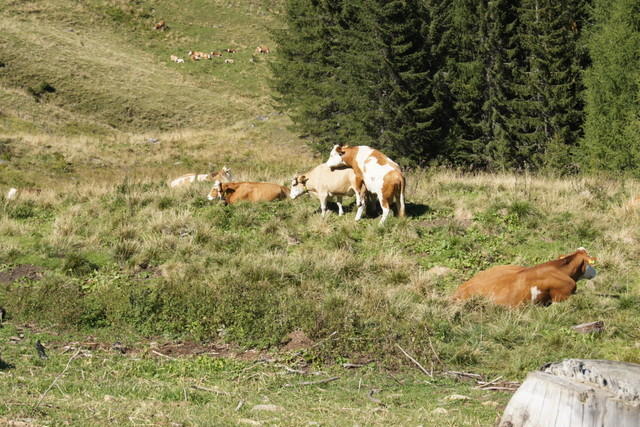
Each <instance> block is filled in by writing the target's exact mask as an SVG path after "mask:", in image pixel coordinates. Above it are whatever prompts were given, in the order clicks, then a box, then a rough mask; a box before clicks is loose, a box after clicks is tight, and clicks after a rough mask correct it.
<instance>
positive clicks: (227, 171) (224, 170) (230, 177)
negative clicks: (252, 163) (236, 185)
mask: <svg viewBox="0 0 640 427" xmlns="http://www.w3.org/2000/svg"><path fill="white" fill-rule="evenodd" d="M220 175H222V176H223V177H225V178H226V179H228V180H229V182H231V181H233V175H231V168H228V167H226V166H223V167H222V170H221V171H220Z"/></svg>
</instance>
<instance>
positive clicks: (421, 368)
mask: <svg viewBox="0 0 640 427" xmlns="http://www.w3.org/2000/svg"><path fill="white" fill-rule="evenodd" d="M396 347H398V348H399V349H400V351H402V353H404V355H405V356H407V358H408V359H409V360H411V361H412V362H413V363H415V364H416V366H417V367H418V368H420V370H421V371H422V372H424V373H425V375H428V376H429V377H431V378H433V374H431V373H429V371H427V370H426V369H425V368H424V366H422V365H421V364H420V362H418V361H417V360H416V359H414V358H413V357H411V355H409V353H407V352H406V351H404V349H403V348H402V347H400V345H399V344H396Z"/></svg>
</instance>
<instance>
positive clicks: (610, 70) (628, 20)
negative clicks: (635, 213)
mask: <svg viewBox="0 0 640 427" xmlns="http://www.w3.org/2000/svg"><path fill="white" fill-rule="evenodd" d="M593 20H594V26H593V28H592V29H591V30H590V34H589V37H588V41H587V46H588V49H589V53H590V54H591V60H592V61H593V65H592V67H591V68H589V69H588V70H587V71H586V73H585V85H586V88H587V89H586V115H587V117H586V123H585V137H584V140H583V141H582V142H581V152H582V153H584V155H585V162H586V164H587V166H588V167H590V168H592V169H605V170H612V171H629V170H633V171H635V172H636V173H638V166H639V162H640V153H639V152H640V132H638V120H639V117H640V49H639V48H638V47H639V46H640V3H638V2H637V1H636V0H606V1H605V0H596V1H595V4H594V8H593Z"/></svg>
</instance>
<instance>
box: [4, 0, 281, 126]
mask: <svg viewBox="0 0 640 427" xmlns="http://www.w3.org/2000/svg"><path fill="white" fill-rule="evenodd" d="M254 3H255V5H254ZM0 17H2V19H1V20H0V33H1V34H2V37H0V94H2V96H0V111H1V112H2V115H1V116H0V131H2V130H3V129H4V130H5V131H12V132H13V131H28V130H35V129H37V130H41V131H46V132H48V133H51V132H54V133H62V134H72V135H75V134H82V135H84V134H88V133H94V134H99V135H102V134H104V133H105V132H109V131H113V130H121V131H136V132H137V131H140V130H151V129H153V130H168V129H176V128H185V127H197V128H206V129H216V128H220V127H226V126H229V125H230V124H233V123H235V122H237V121H238V120H240V119H247V118H250V117H253V116H255V115H259V114H263V115H264V114H266V113H268V112H269V111H270V108H269V102H268V98H267V96H268V88H267V85H266V80H265V76H266V74H267V64H266V58H265V56H261V57H255V58H254V49H255V47H256V46H257V45H258V44H263V43H266V44H268V43H269V39H268V36H267V34H268V33H267V31H266V30H267V26H268V25H271V24H272V23H273V19H272V18H271V15H270V14H268V13H266V12H265V11H264V10H263V8H261V7H259V6H258V4H257V3H256V2H238V3H237V4H235V3H233V2H231V3H225V2H202V1H195V0H189V1H183V2H179V3H174V2H170V1H158V2H155V1H134V2H128V1H117V0H113V1H98V0H90V1H86V2H76V1H73V0H42V1H28V2H9V3H5V5H4V6H1V5H0ZM160 19H164V20H165V22H167V24H168V26H169V29H168V30H167V31H156V30H154V29H153V25H154V23H155V22H157V21H159V20H160ZM225 48H237V49H238V53H236V54H230V55H228V57H229V58H232V59H234V61H235V62H234V63H233V64H224V63H223V59H224V58H216V59H214V60H210V61H199V62H192V61H189V60H187V61H185V64H175V63H173V62H171V61H170V60H169V56H170V55H172V54H175V55H178V56H180V57H183V58H186V56H187V55H186V53H187V51H189V50H203V51H214V50H216V51H220V50H222V49H225ZM43 88H49V91H44V90H43Z"/></svg>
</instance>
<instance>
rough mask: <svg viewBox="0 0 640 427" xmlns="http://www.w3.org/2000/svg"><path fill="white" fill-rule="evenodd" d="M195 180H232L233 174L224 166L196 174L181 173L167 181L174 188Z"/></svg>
mask: <svg viewBox="0 0 640 427" xmlns="http://www.w3.org/2000/svg"><path fill="white" fill-rule="evenodd" d="M196 181H210V182H216V181H221V182H231V181H233V175H231V169H230V168H228V167H226V166H224V167H223V168H222V169H220V170H219V171H218V172H215V173H214V172H211V173H204V174H197V173H188V174H186V175H182V176H181V177H178V178H176V179H174V180H172V181H171V182H169V187H171V188H175V187H180V186H183V185H187V184H191V183H193V182H196Z"/></svg>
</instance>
